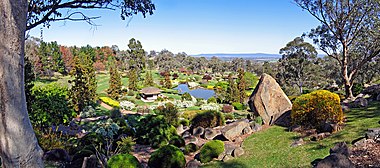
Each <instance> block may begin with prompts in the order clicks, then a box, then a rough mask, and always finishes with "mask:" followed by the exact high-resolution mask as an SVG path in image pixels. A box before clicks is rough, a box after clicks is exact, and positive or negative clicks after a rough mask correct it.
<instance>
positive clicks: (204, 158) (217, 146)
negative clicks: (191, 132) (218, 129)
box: [199, 140, 224, 163]
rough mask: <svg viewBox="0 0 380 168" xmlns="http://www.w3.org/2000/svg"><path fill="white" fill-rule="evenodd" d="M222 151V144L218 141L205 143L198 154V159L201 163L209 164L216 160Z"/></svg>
mask: <svg viewBox="0 0 380 168" xmlns="http://www.w3.org/2000/svg"><path fill="white" fill-rule="evenodd" d="M223 151H224V143H223V141H220V140H212V141H208V142H207V143H205V144H204V145H203V146H202V148H201V151H200V152H199V159H200V161H201V162H202V163H207V162H210V161H211V160H212V159H213V158H217V157H218V156H219V155H220V154H221V153H223Z"/></svg>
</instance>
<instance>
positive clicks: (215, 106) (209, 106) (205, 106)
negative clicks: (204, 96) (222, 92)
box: [201, 103, 220, 111]
mask: <svg viewBox="0 0 380 168" xmlns="http://www.w3.org/2000/svg"><path fill="white" fill-rule="evenodd" d="M201 109H202V110H212V111H219V110H220V105H219V104H218V103H208V104H203V105H201Z"/></svg>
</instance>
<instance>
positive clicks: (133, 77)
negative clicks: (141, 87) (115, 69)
mask: <svg viewBox="0 0 380 168" xmlns="http://www.w3.org/2000/svg"><path fill="white" fill-rule="evenodd" d="M128 89H129V90H134V91H136V90H137V71H136V69H135V68H132V69H131V70H129V78H128Z"/></svg>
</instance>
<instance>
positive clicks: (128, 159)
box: [107, 153, 141, 168]
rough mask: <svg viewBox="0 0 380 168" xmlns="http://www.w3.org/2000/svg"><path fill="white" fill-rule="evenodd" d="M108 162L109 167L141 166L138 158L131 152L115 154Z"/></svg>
mask: <svg viewBox="0 0 380 168" xmlns="http://www.w3.org/2000/svg"><path fill="white" fill-rule="evenodd" d="M107 164H108V167H109V168H141V165H140V162H139V161H138V160H137V158H136V157H135V156H133V155H131V154H129V153H126V154H118V155H114V156H112V157H111V158H110V159H109V160H108V162H107Z"/></svg>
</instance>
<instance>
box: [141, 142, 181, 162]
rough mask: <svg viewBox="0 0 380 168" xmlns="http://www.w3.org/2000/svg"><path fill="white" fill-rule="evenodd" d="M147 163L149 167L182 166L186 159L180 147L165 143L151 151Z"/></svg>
mask: <svg viewBox="0 0 380 168" xmlns="http://www.w3.org/2000/svg"><path fill="white" fill-rule="evenodd" d="M148 165H149V167H151V168H183V167H185V165H186V159H185V156H184V155H183V153H182V152H181V150H180V149H178V148H177V147H175V146H173V145H166V146H163V147H161V148H159V149H158V150H156V151H155V152H153V153H152V155H151V157H150V159H149V162H148Z"/></svg>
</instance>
